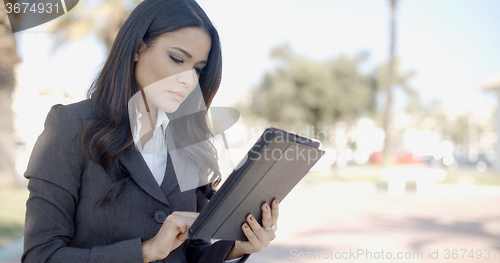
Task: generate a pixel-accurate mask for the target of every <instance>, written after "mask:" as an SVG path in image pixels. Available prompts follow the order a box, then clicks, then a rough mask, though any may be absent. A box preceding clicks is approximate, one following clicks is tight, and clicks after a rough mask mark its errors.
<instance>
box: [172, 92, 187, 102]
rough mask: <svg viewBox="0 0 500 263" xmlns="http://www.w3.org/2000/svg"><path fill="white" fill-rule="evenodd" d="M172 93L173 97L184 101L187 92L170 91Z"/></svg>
mask: <svg viewBox="0 0 500 263" xmlns="http://www.w3.org/2000/svg"><path fill="white" fill-rule="evenodd" d="M169 92H170V94H172V97H173V98H174V99H175V100H177V101H183V100H184V98H185V97H186V93H184V92H182V91H169Z"/></svg>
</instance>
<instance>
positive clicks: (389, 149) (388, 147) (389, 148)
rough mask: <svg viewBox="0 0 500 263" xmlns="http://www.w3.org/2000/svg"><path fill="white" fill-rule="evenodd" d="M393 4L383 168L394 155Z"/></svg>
mask: <svg viewBox="0 0 500 263" xmlns="http://www.w3.org/2000/svg"><path fill="white" fill-rule="evenodd" d="M389 1H390V4H391V40H390V47H389V69H388V76H387V87H386V93H387V101H386V110H385V116H384V131H385V140H384V151H383V154H382V158H383V166H387V165H389V164H390V162H391V159H392V153H393V142H392V86H393V83H394V79H393V78H394V49H395V46H396V3H397V0H389Z"/></svg>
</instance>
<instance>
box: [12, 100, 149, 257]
mask: <svg viewBox="0 0 500 263" xmlns="http://www.w3.org/2000/svg"><path fill="white" fill-rule="evenodd" d="M82 123H83V121H82V119H81V118H80V117H79V115H78V113H77V112H76V111H75V110H73V109H71V108H70V106H61V105H60V104H59V105H54V106H53V107H52V108H51V110H50V112H49V114H48V115H47V119H46V120H45V128H44V130H43V132H42V134H41V135H40V136H39V137H38V140H37V142H36V143H35V147H34V148H33V151H32V154H31V156H30V161H29V163H28V168H27V170H26V172H25V174H24V176H25V177H26V178H28V179H29V183H28V190H29V191H30V195H29V198H28V200H27V202H26V219H25V228H24V251H23V255H22V257H21V261H22V262H65V263H66V262H74V263H79V262H82V263H83V262H86V263H87V262H141V263H142V262H143V259H142V250H141V243H142V240H141V238H136V239H131V240H124V241H121V242H118V243H115V244H110V245H105V246H95V247H91V248H76V247H71V246H70V243H71V240H72V237H73V235H74V230H75V222H74V217H75V211H76V207H77V204H78V202H79V189H80V177H81V175H82V172H83V169H84V164H85V158H84V156H83V153H82V152H81V151H80V150H79V149H78V147H77V134H78V133H79V131H80V129H81V127H82V126H83V125H82Z"/></svg>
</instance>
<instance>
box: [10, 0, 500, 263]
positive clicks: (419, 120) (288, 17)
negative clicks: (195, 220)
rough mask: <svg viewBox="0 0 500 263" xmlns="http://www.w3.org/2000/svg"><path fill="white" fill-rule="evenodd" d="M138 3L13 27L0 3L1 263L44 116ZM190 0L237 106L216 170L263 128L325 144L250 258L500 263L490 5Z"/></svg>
mask: <svg viewBox="0 0 500 263" xmlns="http://www.w3.org/2000/svg"><path fill="white" fill-rule="evenodd" d="M1 1H2V0H0V2H1ZM139 2H140V1H134V0H108V1H102V0H88V1H80V2H79V3H78V5H77V6H76V7H75V8H74V9H73V10H71V11H70V12H68V13H67V14H66V15H63V16H61V17H59V18H57V19H55V20H53V21H51V22H48V23H46V24H43V25H41V26H38V27H35V28H31V29H28V30H25V31H21V32H18V33H16V34H12V31H11V30H10V28H9V21H8V18H7V16H6V11H5V8H4V5H3V3H2V4H0V22H1V23H0V110H1V115H0V262H19V256H20V254H21V251H22V230H23V224H24V213H25V202H26V198H27V197H28V191H27V190H26V184H27V180H26V179H24V177H23V173H24V171H25V170H26V165H27V163H28V160H29V156H30V153H31V149H32V148H33V145H34V143H35V142H36V139H37V137H38V135H39V134H40V133H41V132H42V130H43V123H44V120H45V117H46V114H47V113H48V111H49V109H50V107H51V106H52V105H54V104H58V103H62V104H69V103H73V102H77V101H80V100H82V99H84V93H85V92H86V90H87V89H88V88H89V86H90V84H91V81H92V80H93V78H94V77H95V76H96V74H97V73H98V71H99V70H100V68H101V67H102V65H103V64H104V61H105V59H106V55H107V52H108V50H109V48H110V46H111V44H112V43H113V40H114V37H115V36H116V33H117V32H118V30H119V29H120V27H121V25H122V23H123V22H124V20H125V19H126V18H127V16H128V14H129V13H130V12H131V10H132V9H133V8H134V7H135V6H136V5H137V4H138V3H139ZM198 3H199V4H200V5H201V6H202V8H203V9H204V10H205V11H206V12H207V14H208V15H209V17H210V18H211V19H212V21H213V22H214V24H215V26H216V27H217V29H218V30H219V34H220V36H221V41H222V49H223V61H224V65H223V68H224V69H223V80H222V84H221V87H220V89H219V92H218V94H217V95H216V97H215V100H214V102H213V104H212V105H213V106H221V107H232V108H236V109H237V110H239V111H240V112H241V118H240V120H239V121H238V123H237V125H234V126H233V127H231V128H229V129H228V130H227V131H226V132H225V134H226V137H227V141H228V145H229V149H221V151H220V155H221V167H222V168H223V171H225V176H227V175H229V173H230V172H231V170H232V169H234V167H235V164H237V163H238V162H239V160H240V159H241V158H242V157H243V155H244V154H245V153H246V152H247V151H248V148H249V147H250V146H251V145H252V144H253V143H254V142H255V141H256V140H257V138H258V137H259V136H260V134H261V133H262V132H263V131H264V129H265V128H266V127H270V126H273V127H278V128H281V129H285V130H287V131H290V132H294V133H297V134H299V135H302V136H306V137H309V138H315V139H317V140H319V141H320V142H321V145H322V146H321V148H322V149H323V150H325V151H326V154H325V156H324V157H323V158H322V159H321V160H320V161H319V162H318V163H317V164H316V165H315V166H314V167H313V169H312V170H311V172H309V173H308V174H307V175H306V177H305V178H304V179H303V180H302V181H301V182H300V183H299V185H298V186H297V187H296V188H295V189H294V190H293V191H292V192H291V193H290V194H289V195H288V196H287V198H286V199H285V200H283V202H282V205H281V211H282V212H281V216H280V221H279V227H278V232H277V239H276V240H275V241H273V243H272V244H271V246H270V247H269V248H267V249H266V250H264V251H262V252H260V253H257V254H255V255H252V257H250V259H249V261H248V262H290V261H295V262H312V261H314V259H312V258H306V255H307V252H309V253H310V255H311V253H314V252H319V251H323V250H325V249H326V250H331V251H333V256H335V252H341V253H342V252H349V250H357V249H362V250H368V251H371V252H380V251H381V250H384V251H385V253H387V252H388V251H389V252H392V255H393V257H395V256H396V253H397V252H403V253H405V252H410V253H413V252H422V253H423V257H422V258H418V256H417V258H414V257H411V258H404V259H400V260H399V261H401V262H406V261H408V262H425V261H436V260H432V259H429V252H430V251H431V252H435V251H439V259H442V260H440V261H444V262H455V261H457V262H470V261H474V262H500V156H498V155H499V153H500V141H499V140H498V139H497V138H498V134H499V132H500V107H499V106H498V105H499V100H500V34H499V32H500V31H499V29H500V16H498V13H499V12H500V1H497V0H477V1H470V0H439V1H431V0H352V1H341V0H308V1H298V0H297V1H293V0H266V1H264V0H231V1H230V0H199V1H198ZM445 249H450V250H453V249H457V250H458V251H460V249H467V254H466V256H464V257H463V258H460V257H461V256H462V252H463V251H461V252H460V253H459V256H460V257H457V258H453V257H452V258H449V259H445V258H444V253H445V252H444V250H445ZM495 249H496V259H495V258H494V257H493V255H494V251H495ZM486 250H488V251H489V253H490V257H489V258H488V259H486V258H485V254H486ZM292 251H295V253H298V252H303V253H304V254H302V257H296V258H293V254H292ZM470 251H472V252H473V253H472V254H470V255H469V252H470ZM478 251H479V252H481V256H479V252H478ZM323 255H324V254H323ZM467 255H468V257H467ZM471 255H472V258H471ZM386 256H387V255H386ZM311 257H312V256H311ZM316 259H318V255H316ZM324 259H326V258H324ZM331 259H333V258H331ZM363 259H365V258H363V257H361V258H359V259H358V260H363ZM367 259H370V258H367ZM350 260H352V261H354V262H355V261H356V260H355V259H352V258H351V259H350ZM371 261H373V262H385V261H391V260H390V259H372V260H371Z"/></svg>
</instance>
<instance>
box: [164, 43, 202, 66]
mask: <svg viewBox="0 0 500 263" xmlns="http://www.w3.org/2000/svg"><path fill="white" fill-rule="evenodd" d="M170 48H173V49H177V50H179V51H180V52H182V53H184V55H186V57H188V58H192V57H193V56H191V54H189V52H187V51H186V50H184V49H182V48H180V47H170ZM200 63H204V64H207V61H206V60H202V61H200Z"/></svg>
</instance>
